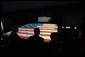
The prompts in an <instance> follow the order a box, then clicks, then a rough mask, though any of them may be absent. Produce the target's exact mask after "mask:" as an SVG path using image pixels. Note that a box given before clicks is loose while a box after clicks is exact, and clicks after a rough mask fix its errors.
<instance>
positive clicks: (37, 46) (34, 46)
mask: <svg viewBox="0 0 85 57" xmlns="http://www.w3.org/2000/svg"><path fill="white" fill-rule="evenodd" d="M39 34H40V29H39V28H35V29H34V35H33V36H31V37H29V39H28V40H29V45H30V46H29V47H30V53H31V55H32V56H40V55H41V54H42V53H41V50H42V47H43V43H44V39H43V38H42V37H40V36H39Z"/></svg>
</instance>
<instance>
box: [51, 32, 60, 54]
mask: <svg viewBox="0 0 85 57" xmlns="http://www.w3.org/2000/svg"><path fill="white" fill-rule="evenodd" d="M50 37H51V40H52V41H51V42H50V56H59V54H58V53H59V50H58V49H59V46H58V39H57V33H51V35H50Z"/></svg>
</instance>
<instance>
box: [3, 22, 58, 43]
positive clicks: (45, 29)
mask: <svg viewBox="0 0 85 57" xmlns="http://www.w3.org/2000/svg"><path fill="white" fill-rule="evenodd" d="M34 28H39V29H40V35H39V36H40V37H42V38H44V41H45V42H49V41H51V38H50V35H51V33H53V32H57V28H58V26H57V24H45V23H30V24H26V25H24V26H21V27H20V28H18V29H19V30H18V32H17V34H18V35H19V36H20V38H22V39H28V38H29V37H30V36H32V35H34ZM10 33H11V31H10V32H7V33H5V34H4V35H5V36H10Z"/></svg>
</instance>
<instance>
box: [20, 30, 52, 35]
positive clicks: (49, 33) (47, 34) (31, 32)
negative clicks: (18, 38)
mask: <svg viewBox="0 0 85 57" xmlns="http://www.w3.org/2000/svg"><path fill="white" fill-rule="evenodd" d="M19 32H23V31H19ZM25 33H34V32H29V31H27V32H25ZM40 34H46V35H50V34H51V33H46V32H40Z"/></svg>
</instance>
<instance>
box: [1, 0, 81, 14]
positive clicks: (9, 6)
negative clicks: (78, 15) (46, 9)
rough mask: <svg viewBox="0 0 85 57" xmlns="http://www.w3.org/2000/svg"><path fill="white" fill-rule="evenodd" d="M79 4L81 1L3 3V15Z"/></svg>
mask: <svg viewBox="0 0 85 57" xmlns="http://www.w3.org/2000/svg"><path fill="white" fill-rule="evenodd" d="M77 3H80V1H2V2H1V13H7V12H13V11H19V10H26V9H31V8H36V7H43V6H52V5H57V6H62V5H73V4H77Z"/></svg>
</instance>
